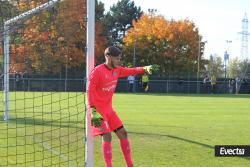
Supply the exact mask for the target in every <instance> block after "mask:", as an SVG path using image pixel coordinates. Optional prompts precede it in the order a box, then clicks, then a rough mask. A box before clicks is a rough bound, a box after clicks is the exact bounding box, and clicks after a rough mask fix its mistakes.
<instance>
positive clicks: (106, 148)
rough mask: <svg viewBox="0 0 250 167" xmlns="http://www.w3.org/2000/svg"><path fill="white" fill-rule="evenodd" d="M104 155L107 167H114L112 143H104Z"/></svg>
mask: <svg viewBox="0 0 250 167" xmlns="http://www.w3.org/2000/svg"><path fill="white" fill-rule="evenodd" d="M102 154H103V159H104V162H105V166H106V167H112V150H111V142H105V141H102Z"/></svg>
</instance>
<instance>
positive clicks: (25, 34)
mask: <svg viewBox="0 0 250 167" xmlns="http://www.w3.org/2000/svg"><path fill="white" fill-rule="evenodd" d="M42 3H44V2H43V1H37V0H33V1H24V0H20V1H19V3H18V7H19V9H20V10H22V11H26V10H28V9H30V8H34V7H36V6H38V5H40V4H42ZM96 5H97V7H96V9H98V10H97V15H96V16H97V17H96V31H95V33H96V43H95V48H96V49H95V50H96V52H95V53H96V55H102V52H103V49H104V47H105V44H106V39H105V37H103V36H102V24H101V21H100V19H101V17H103V12H104V6H103V4H102V3H96ZM86 11H87V10H86V1H85V0H74V1H72V0H67V1H63V2H61V3H60V4H59V5H56V6H55V7H53V8H51V9H49V10H47V11H44V12H42V13H40V14H38V15H34V16H32V17H31V18H30V19H28V20H27V21H25V22H24V26H23V27H22V29H17V31H16V34H20V36H21V42H20V43H21V44H20V45H13V46H12V52H11V53H12V55H11V57H12V59H11V61H12V64H13V65H14V66H15V68H14V69H19V70H22V71H23V70H24V69H25V70H28V71H30V72H35V73H44V74H45V73H48V74H51V73H59V72H62V71H63V70H64V69H65V66H67V68H68V69H72V68H73V69H75V68H78V69H79V68H80V69H81V73H82V71H83V69H84V68H85V57H86V56H85V47H86V22H85V20H86V18H85V16H86ZM15 39H16V38H15ZM12 43H13V44H17V42H14V41H13V42H12ZM27 53H28V54H27ZM17 62H25V63H22V64H21V63H17ZM80 69H79V70H80Z"/></svg>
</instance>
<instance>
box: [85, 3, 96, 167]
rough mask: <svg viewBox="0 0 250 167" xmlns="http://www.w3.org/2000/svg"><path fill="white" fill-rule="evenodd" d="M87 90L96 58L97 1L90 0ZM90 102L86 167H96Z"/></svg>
mask: <svg viewBox="0 0 250 167" xmlns="http://www.w3.org/2000/svg"><path fill="white" fill-rule="evenodd" d="M86 55H87V56H86V58H87V60H86V78H87V82H86V89H87V88H88V84H89V81H88V76H89V74H90V72H91V71H92V70H93V68H94V58H95V1H94V0H88V1H87V53H86ZM88 103H89V102H88V100H87V104H86V108H87V110H86V112H87V113H86V118H85V119H86V121H85V123H86V126H85V130H86V143H85V167H93V166H94V158H93V155H94V153H93V150H94V145H93V134H92V130H91V126H90V125H91V123H90V121H91V116H90V110H89V109H90V108H89V107H88Z"/></svg>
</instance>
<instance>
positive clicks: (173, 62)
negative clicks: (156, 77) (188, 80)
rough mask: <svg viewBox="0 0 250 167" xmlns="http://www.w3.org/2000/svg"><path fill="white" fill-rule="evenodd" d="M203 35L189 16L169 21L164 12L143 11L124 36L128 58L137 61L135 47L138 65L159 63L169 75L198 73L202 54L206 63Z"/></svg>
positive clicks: (126, 57) (129, 61) (128, 60)
mask: <svg viewBox="0 0 250 167" xmlns="http://www.w3.org/2000/svg"><path fill="white" fill-rule="evenodd" d="M199 38H201V36H200V35H199V33H198V28H197V27H196V26H195V24H194V23H193V22H191V21H189V20H187V19H186V20H179V21H175V20H170V21H168V20H166V19H165V18H164V17H163V16H160V15H154V14H149V15H148V14H143V15H142V16H141V18H140V19H139V20H138V21H133V28H131V29H129V30H128V33H127V35H126V36H125V38H124V43H125V48H124V49H125V55H126V56H125V61H126V62H127V63H132V62H133V52H134V49H135V51H136V53H135V54H136V55H135V57H136V65H146V64H159V65H160V66H161V71H162V72H163V74H165V75H166V74H171V75H179V74H181V73H186V72H188V71H189V72H191V73H194V72H196V70H197V60H198V56H200V57H199V60H200V62H204V61H203V51H204V45H205V43H204V42H200V45H199ZM201 41H202V39H201ZM199 46H200V49H199ZM199 50H200V53H198V51H199ZM201 67H202V68H203V64H202V63H201Z"/></svg>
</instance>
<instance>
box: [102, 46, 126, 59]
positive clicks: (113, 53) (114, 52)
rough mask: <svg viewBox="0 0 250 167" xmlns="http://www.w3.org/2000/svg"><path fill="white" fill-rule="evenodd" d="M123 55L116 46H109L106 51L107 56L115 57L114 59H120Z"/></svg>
mask: <svg viewBox="0 0 250 167" xmlns="http://www.w3.org/2000/svg"><path fill="white" fill-rule="evenodd" d="M121 53H122V51H121V50H120V49H118V48H117V47H115V46H109V47H107V48H106V49H105V51H104V55H105V56H113V57H118V56H120V55H121Z"/></svg>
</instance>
